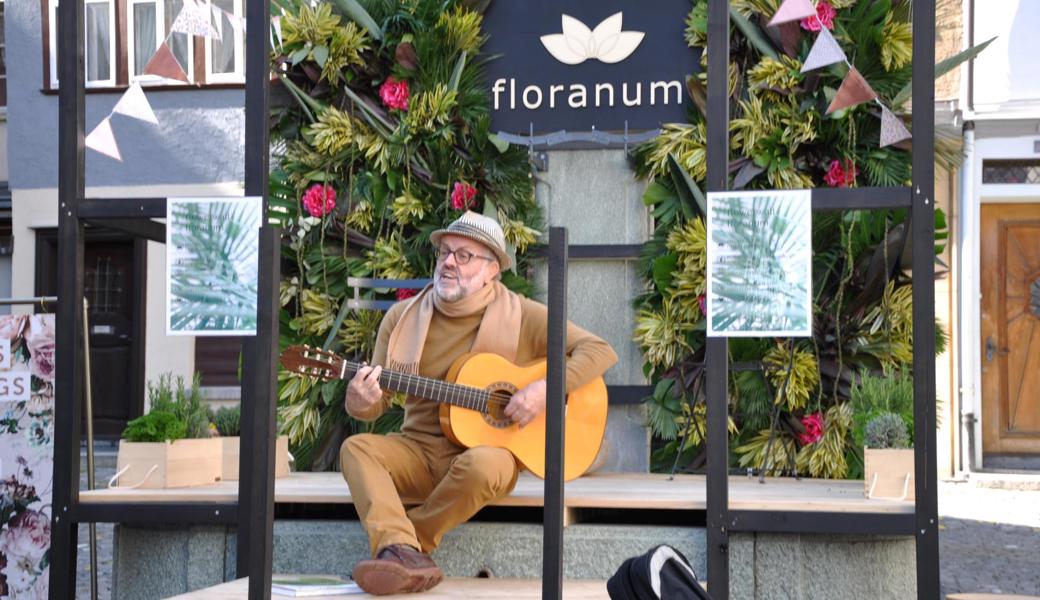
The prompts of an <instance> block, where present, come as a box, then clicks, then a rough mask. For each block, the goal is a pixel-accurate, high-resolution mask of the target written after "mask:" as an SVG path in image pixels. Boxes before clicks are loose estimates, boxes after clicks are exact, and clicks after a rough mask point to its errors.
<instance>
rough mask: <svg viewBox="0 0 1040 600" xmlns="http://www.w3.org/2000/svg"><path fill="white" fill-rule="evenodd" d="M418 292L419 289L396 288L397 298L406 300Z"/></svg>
mask: <svg viewBox="0 0 1040 600" xmlns="http://www.w3.org/2000/svg"><path fill="white" fill-rule="evenodd" d="M418 293H419V290H410V289H407V288H400V289H398V290H397V299H398V300H407V299H409V298H411V297H412V296H414V295H416V294H418Z"/></svg>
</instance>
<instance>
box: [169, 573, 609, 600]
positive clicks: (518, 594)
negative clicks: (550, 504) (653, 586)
mask: <svg viewBox="0 0 1040 600" xmlns="http://www.w3.org/2000/svg"><path fill="white" fill-rule="evenodd" d="M248 591H249V580H248V578H243V579H236V580H235V581H231V582H228V583H223V584H221V585H217V586H213V587H211V588H206V589H204V590H198V591H195V592H189V593H187V594H181V595H180V596H174V597H172V598H170V599H169V600H246V598H247V596H248ZM288 597H289V596H274V595H272V596H271V598H272V599H276V598H288ZM375 597H376V596H370V595H368V594H352V595H347V596H321V598H323V599H325V600H360V599H361V598H375ZM541 597H542V582H541V581H540V580H538V579H505V578H493V579H478V578H468V579H463V578H449V579H445V580H444V582H442V583H441V584H440V585H438V586H437V587H435V588H433V589H432V590H429V591H427V592H424V593H422V594H398V595H393V596H379V598H386V599H387V600H419V599H420V598H422V599H425V600H458V599H459V598H466V599H467V600H506V599H507V598H508V599H509V600H541ZM563 597H564V599H565V600H603V599H604V598H606V597H607V582H605V581H564V582H563Z"/></svg>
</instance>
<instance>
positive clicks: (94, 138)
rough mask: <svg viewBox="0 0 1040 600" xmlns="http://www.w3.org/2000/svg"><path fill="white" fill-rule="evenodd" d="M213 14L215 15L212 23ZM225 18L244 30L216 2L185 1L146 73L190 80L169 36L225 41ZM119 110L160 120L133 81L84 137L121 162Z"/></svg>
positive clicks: (274, 22)
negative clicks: (116, 120)
mask: <svg viewBox="0 0 1040 600" xmlns="http://www.w3.org/2000/svg"><path fill="white" fill-rule="evenodd" d="M210 17H212V22H211V20H210ZM224 19H227V22H228V23H230V24H231V28H232V29H233V30H234V32H235V34H237V33H238V32H242V33H243V34H244V33H245V30H246V20H245V19H243V18H241V17H238V16H236V15H234V14H232V13H229V12H227V11H226V10H224V9H222V8H220V7H218V6H215V5H213V4H212V3H211V2H210V1H209V0H185V1H184V7H183V8H182V9H181V11H180V13H178V14H177V18H176V19H174V20H173V23H172V24H171V25H170V31H169V32H167V34H166V38H165V39H164V40H163V41H162V43H161V44H159V47H158V48H156V50H155V53H154V54H152V57H151V58H150V59H149V60H148V63H147V64H146V65H145V67H144V73H143V74H144V75H154V76H157V77H162V78H164V79H172V80H175V81H181V82H184V83H191V81H190V80H189V79H188V74H187V73H186V72H185V71H184V68H183V67H181V64H180V62H179V61H178V60H177V57H176V56H174V54H173V50H172V49H171V48H170V44H169V42H170V37H171V36H172V35H173V34H175V33H183V34H186V35H192V36H198V37H206V38H210V39H214V40H223V38H224ZM278 20H279V17H274V18H273V19H272V25H273V26H274V30H275V32H276V33H277V36H278V45H279V46H281V41H282V28H281V23H280V22H278ZM273 43H274V40H273V38H272V45H273ZM116 113H119V114H122V115H126V116H128V117H131V118H134V119H140V120H142V121H147V122H149V123H152V124H153V125H158V124H159V120H158V119H157V118H156V117H155V112H154V111H152V107H151V105H150V104H149V103H148V99H147V98H146V97H145V95H144V90H143V89H142V88H141V84H140V83H139V82H134V83H132V84H131V85H130V87H129V88H127V90H126V92H125V93H124V94H123V97H122V98H120V99H119V102H117V103H116V105H115V107H114V108H113V109H112V111H111V112H109V113H108V116H106V117H105V118H104V119H102V120H101V122H100V123H98V125H97V126H96V127H95V128H94V129H93V130H91V132H90V133H89V134H88V135H87V137H86V138H85V139H84V143H85V145H86V147H87V148H91V149H93V150H95V151H97V152H99V153H101V154H104V155H105V156H108V157H110V158H113V159H115V160H118V161H122V160H123V157H122V154H121V153H120V152H119V144H118V143H117V142H116V138H115V134H114V133H113V131H112V123H111V119H112V115H114V114H116Z"/></svg>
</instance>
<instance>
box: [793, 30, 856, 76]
mask: <svg viewBox="0 0 1040 600" xmlns="http://www.w3.org/2000/svg"><path fill="white" fill-rule="evenodd" d="M845 60H846V58H845V52H843V51H842V49H841V46H839V45H838V40H836V39H834V36H833V35H831V32H830V31H828V30H827V28H826V27H824V28H822V29H820V35H818V36H817V37H816V41H815V42H814V43H813V47H812V50H809V56H806V57H805V64H803V65H802V73H806V72H808V71H812V70H814V69H819V68H820V67H826V66H827V65H833V64H834V63H836V62H843V61H845Z"/></svg>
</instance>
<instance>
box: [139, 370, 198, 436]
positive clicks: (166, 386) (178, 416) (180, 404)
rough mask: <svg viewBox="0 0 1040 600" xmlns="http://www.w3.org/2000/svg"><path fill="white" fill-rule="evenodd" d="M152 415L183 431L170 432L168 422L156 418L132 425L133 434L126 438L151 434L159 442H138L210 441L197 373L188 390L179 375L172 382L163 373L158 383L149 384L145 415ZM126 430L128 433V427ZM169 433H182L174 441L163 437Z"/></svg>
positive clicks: (167, 374)
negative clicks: (171, 422) (193, 439)
mask: <svg viewBox="0 0 1040 600" xmlns="http://www.w3.org/2000/svg"><path fill="white" fill-rule="evenodd" d="M151 413H160V414H162V415H170V416H172V417H173V418H174V419H175V421H176V422H177V423H179V424H180V426H182V427H183V428H177V429H170V427H171V426H170V425H169V419H167V418H166V417H164V416H158V417H151V418H150V419H149V420H146V421H142V422H141V423H139V424H136V425H134V428H135V429H134V432H133V433H130V434H129V435H151V434H150V433H148V432H152V433H154V434H155V435H158V436H159V439H152V440H143V439H142V440H139V441H162V440H163V439H179V438H183V437H187V438H207V437H209V409H208V408H207V406H206V400H205V398H203V397H202V390H201V387H200V380H199V374H198V373H196V374H195V375H194V376H193V377H192V379H191V385H190V386H186V385H185V383H184V377H183V376H180V375H178V376H177V378H176V379H174V377H173V374H172V373H162V374H160V375H159V378H158V380H156V381H149V382H148V414H151ZM148 414H146V415H145V416H146V417H147V416H148ZM142 418H143V417H142ZM127 429H128V430H129V429H130V424H129V423H128V424H127ZM172 431H173V432H182V433H180V434H179V437H176V438H169V437H162V436H166V435H169V434H170V432H172ZM126 435H128V434H127V433H126V432H124V436H126ZM127 439H129V438H127Z"/></svg>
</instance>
